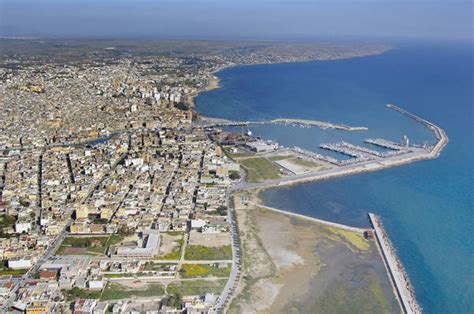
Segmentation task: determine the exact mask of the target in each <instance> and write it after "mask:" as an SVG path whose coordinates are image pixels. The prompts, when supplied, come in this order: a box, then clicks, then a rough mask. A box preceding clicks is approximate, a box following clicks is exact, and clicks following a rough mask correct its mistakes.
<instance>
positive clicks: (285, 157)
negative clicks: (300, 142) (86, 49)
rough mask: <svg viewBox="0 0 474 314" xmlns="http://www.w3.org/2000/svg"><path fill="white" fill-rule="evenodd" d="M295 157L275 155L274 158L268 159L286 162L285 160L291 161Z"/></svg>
mask: <svg viewBox="0 0 474 314" xmlns="http://www.w3.org/2000/svg"><path fill="white" fill-rule="evenodd" d="M293 157H294V156H293V155H275V156H272V157H268V159H270V160H271V161H277V160H284V159H290V158H293Z"/></svg>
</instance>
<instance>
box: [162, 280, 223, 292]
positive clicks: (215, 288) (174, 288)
mask: <svg viewBox="0 0 474 314" xmlns="http://www.w3.org/2000/svg"><path fill="white" fill-rule="evenodd" d="M226 283H227V279H219V280H215V281H207V280H189V281H181V282H172V283H170V284H169V285H168V288H167V290H166V291H167V292H168V294H181V295H185V296H186V295H203V294H205V293H215V294H220V293H221V292H222V289H224V286H225V284H226Z"/></svg>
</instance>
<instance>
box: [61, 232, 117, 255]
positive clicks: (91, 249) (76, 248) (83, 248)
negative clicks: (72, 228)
mask: <svg viewBox="0 0 474 314" xmlns="http://www.w3.org/2000/svg"><path fill="white" fill-rule="evenodd" d="M122 239H123V236H121V235H118V234H113V235H110V236H96V237H67V238H65V239H64V241H63V243H61V246H60V247H59V249H58V250H57V251H56V253H55V254H56V255H78V254H87V255H105V253H106V251H107V248H108V247H109V246H110V245H114V244H117V243H119V242H120V241H122Z"/></svg>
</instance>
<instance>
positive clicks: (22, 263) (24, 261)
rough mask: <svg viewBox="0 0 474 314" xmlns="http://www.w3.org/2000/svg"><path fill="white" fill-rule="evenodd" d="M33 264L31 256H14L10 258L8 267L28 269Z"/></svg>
mask: <svg viewBox="0 0 474 314" xmlns="http://www.w3.org/2000/svg"><path fill="white" fill-rule="evenodd" d="M31 266H32V260H31V256H25V257H13V258H11V259H9V260H8V268H11V269H28V268H31Z"/></svg>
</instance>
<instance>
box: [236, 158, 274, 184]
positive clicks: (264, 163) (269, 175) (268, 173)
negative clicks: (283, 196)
mask: <svg viewBox="0 0 474 314" xmlns="http://www.w3.org/2000/svg"><path fill="white" fill-rule="evenodd" d="M238 162H239V163H240V164H241V165H242V167H244V169H245V170H246V171H247V181H248V182H262V181H265V180H271V179H277V178H279V177H280V168H279V167H277V166H276V165H275V164H274V163H273V162H271V161H270V160H268V159H266V158H263V157H260V158H247V159H241V160H239V161H238Z"/></svg>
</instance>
